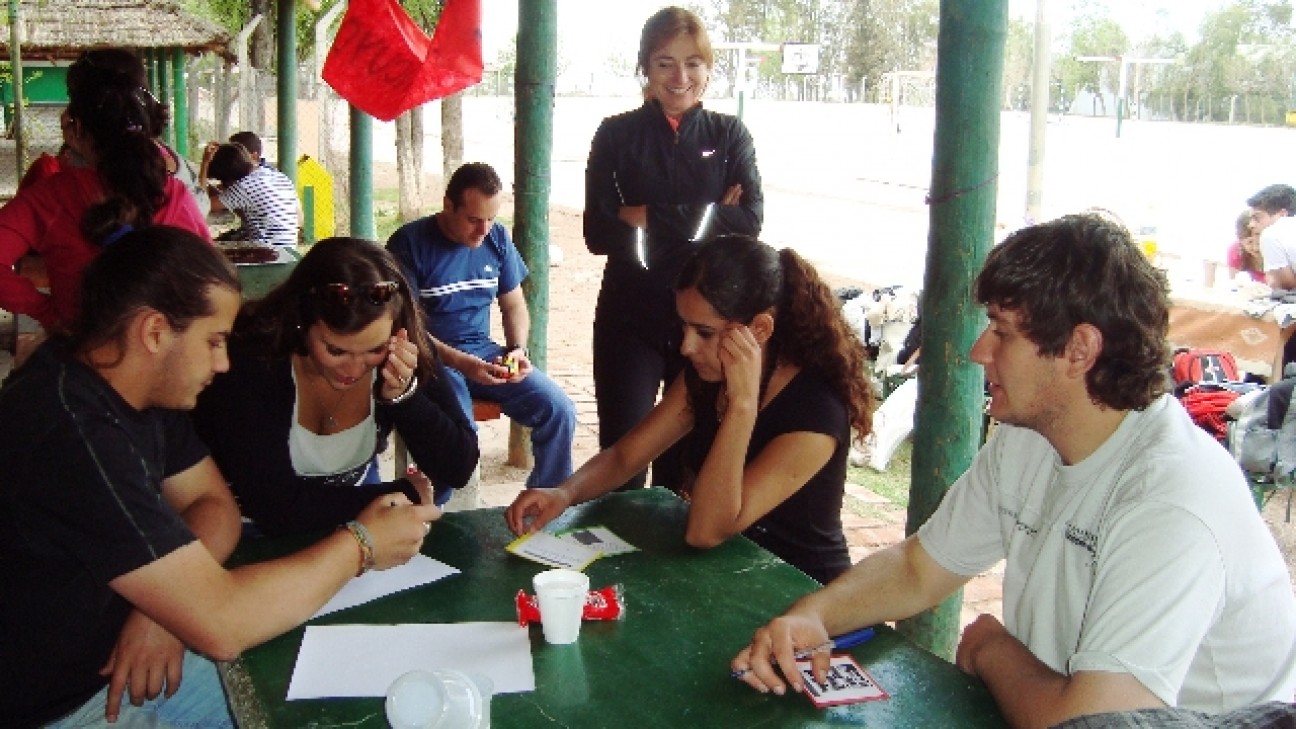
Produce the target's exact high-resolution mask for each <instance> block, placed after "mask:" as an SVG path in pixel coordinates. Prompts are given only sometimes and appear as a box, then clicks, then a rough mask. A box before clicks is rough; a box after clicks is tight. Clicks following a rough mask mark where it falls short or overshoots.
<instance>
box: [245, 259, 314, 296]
mask: <svg viewBox="0 0 1296 729" xmlns="http://www.w3.org/2000/svg"><path fill="white" fill-rule="evenodd" d="M280 250H282V251H283V253H284V254H285V255H286V256H287V257H288V258H290V259H291V260H289V261H285V262H283V263H258V264H246V265H243V264H241V265H238V266H235V268H237V269H238V275H239V280H240V281H241V282H243V299H244V300H247V301H251V300H253V299H259V298H261V297H262V296H265V295H266V294H268V293H270V289H273V288H274V287H275V286H278V285H279V284H280V283H282V282H283V280H284V279H285V278H288V274H289V273H291V272H292V270H293V267H295V266H296V265H297V261H300V260H301V257H302V255H303V254H302V253H301V252H300V251H299V250H298V249H297V248H288V247H283V248H281V249H280ZM282 257H283V256H281V258H282Z"/></svg>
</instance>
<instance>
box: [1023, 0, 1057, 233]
mask: <svg viewBox="0 0 1296 729" xmlns="http://www.w3.org/2000/svg"><path fill="white" fill-rule="evenodd" d="M1047 6H1048V0H1036V3H1035V62H1034V64H1033V65H1032V68H1031V81H1032V84H1031V115H1030V150H1029V154H1028V155H1027V158H1026V221H1027V222H1028V223H1030V224H1031V225H1034V224H1035V223H1038V222H1040V218H1041V215H1042V208H1043V207H1044V137H1045V132H1046V130H1047V129H1048V106H1049V60H1050V58H1049V45H1050V44H1051V40H1050V38H1051V35H1052V34H1051V33H1050V32H1049V25H1048V7H1047Z"/></svg>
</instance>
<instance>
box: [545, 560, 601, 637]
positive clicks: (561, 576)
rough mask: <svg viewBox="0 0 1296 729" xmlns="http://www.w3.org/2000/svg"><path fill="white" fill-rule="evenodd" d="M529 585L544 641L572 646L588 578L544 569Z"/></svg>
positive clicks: (578, 624) (581, 611)
mask: <svg viewBox="0 0 1296 729" xmlns="http://www.w3.org/2000/svg"><path fill="white" fill-rule="evenodd" d="M531 584H532V586H533V587H535V594H536V602H537V603H539V607H540V625H541V628H542V629H543V630H544V637H545V641H546V642H549V643H552V644H554V645H567V644H569V643H575V642H576V638H578V637H579V636H580V627H581V614H582V613H583V612H584V610H585V596H586V594H587V593H588V592H589V575H587V574H585V573H584V572H577V571H576V570H563V569H558V570H546V571H544V572H541V573H540V574H538V575H536V576H535V577H534V578H532V580H531Z"/></svg>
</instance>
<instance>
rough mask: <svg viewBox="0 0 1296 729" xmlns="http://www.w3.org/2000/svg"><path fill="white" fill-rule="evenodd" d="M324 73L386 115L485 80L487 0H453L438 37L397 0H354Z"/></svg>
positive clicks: (345, 93)
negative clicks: (483, 8)
mask: <svg viewBox="0 0 1296 729" xmlns="http://www.w3.org/2000/svg"><path fill="white" fill-rule="evenodd" d="M321 75H322V76H323V78H324V81H325V83H327V84H328V85H329V86H332V87H333V90H334V91H336V92H337V93H338V95H339V96H341V97H342V98H344V99H346V100H347V101H349V102H351V104H352V105H354V106H355V107H356V108H358V109H360V110H361V111H364V112H365V113H367V114H369V115H371V116H373V117H374V118H376V119H381V120H383V121H391V120H392V119H395V118H396V117H398V116H400V115H401V114H402V113H404V112H406V111H408V110H410V109H413V108H414V107H416V106H419V105H420V104H424V103H426V102H429V101H432V100H434V99H440V98H443V97H446V96H449V95H451V94H453V93H455V92H456V91H461V90H463V89H465V88H468V87H469V86H472V85H474V84H477V83H480V82H481V78H482V50H481V0H446V2H445V4H444V5H443V6H442V7H441V17H440V19H439V20H438V21H437V27H436V30H435V31H433V33H432V37H431V38H428V36H427V34H426V33H424V32H423V30H422V29H421V28H419V27H418V25H416V24H415V23H414V21H413V20H412V19H411V18H410V16H409V14H408V13H406V12H405V9H404V8H402V7H401V6H400V4H399V3H398V2H397V1H396V0H351V5H350V7H348V8H347V11H346V15H344V16H343V17H342V26H341V27H340V28H338V34H337V38H336V39H334V41H333V47H332V48H331V49H329V54H328V59H327V60H325V62H324V71H323V73H322V74H321Z"/></svg>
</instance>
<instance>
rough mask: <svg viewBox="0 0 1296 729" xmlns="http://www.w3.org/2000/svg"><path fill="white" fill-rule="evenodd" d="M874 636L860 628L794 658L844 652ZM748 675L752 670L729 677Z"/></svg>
mask: <svg viewBox="0 0 1296 729" xmlns="http://www.w3.org/2000/svg"><path fill="white" fill-rule="evenodd" d="M873 635H874V630H873V628H872V627H871V626H870V627H868V628H860V629H859V630H853V631H851V632H849V633H844V634H842V635H839V636H837V637H836V638H830V639H829V640H827V641H826V642H824V643H821V644H819V645H817V646H815V647H814V648H809V649H806V650H799V651H797V652H796V653H794V654H793V657H794V658H796V659H797V660H798V661H804V660H806V659H807V658H811V657H813V656H814V655H815V654H817V653H831V652H832V651H835V650H838V651H844V650H846V649H847V648H854V647H855V646H857V645H862V644H864V643H867V642H868V641H869V640H871V639H872V638H873ZM748 673H751V669H750V668H748V669H746V670H742V671H732V672H730V674H729V675H730V676H733V677H734V678H742V677H743V676H746V675H747V674H748Z"/></svg>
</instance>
